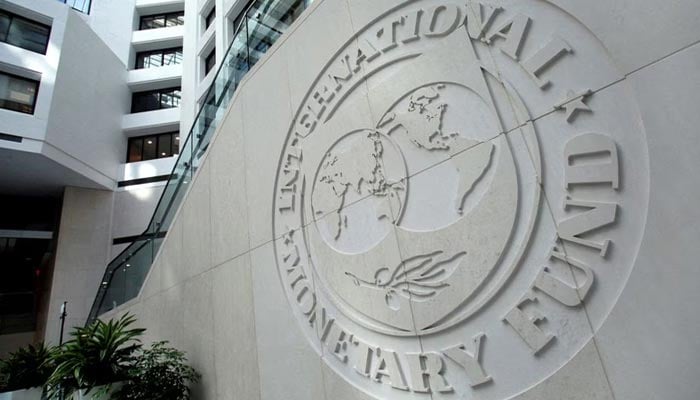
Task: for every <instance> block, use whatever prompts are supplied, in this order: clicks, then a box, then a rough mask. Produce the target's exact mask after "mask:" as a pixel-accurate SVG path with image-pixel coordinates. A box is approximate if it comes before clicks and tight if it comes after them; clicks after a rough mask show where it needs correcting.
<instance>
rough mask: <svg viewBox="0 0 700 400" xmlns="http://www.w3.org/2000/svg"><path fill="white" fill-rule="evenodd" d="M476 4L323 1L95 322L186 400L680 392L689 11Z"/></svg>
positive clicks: (689, 382) (684, 359) (689, 268)
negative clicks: (174, 351)
mask: <svg viewBox="0 0 700 400" xmlns="http://www.w3.org/2000/svg"><path fill="white" fill-rule="evenodd" d="M484 3H485V4H484V7H481V8H480V7H479V5H478V3H477V2H468V3H467V4H466V5H465V4H464V2H451V1H437V0H436V1H408V2H399V1H380V2H377V1H355V0H351V1H342V0H319V1H317V2H315V4H314V5H313V6H312V7H311V8H310V9H309V10H308V11H307V12H306V14H305V15H304V16H302V18H301V19H300V20H299V21H298V22H296V23H295V24H294V25H293V27H292V28H291V29H290V31H288V32H287V33H286V34H285V37H283V39H282V40H280V41H279V42H278V43H277V44H276V45H275V46H274V47H273V48H272V49H271V50H270V51H269V52H268V55H267V56H266V57H265V58H264V60H263V61H261V62H260V63H259V64H258V65H256V67H255V68H254V69H253V71H251V72H250V73H249V75H248V76H247V78H246V79H245V80H244V82H243V83H242V85H241V87H240V88H239V91H238V92H237V94H236V97H235V99H234V102H233V104H232V105H231V107H230V108H229V110H228V114H227V115H226V116H225V118H224V120H223V122H222V123H221V125H220V126H219V128H218V130H217V134H216V137H215V139H214V141H213V144H212V145H211V146H210V150H209V154H208V156H207V159H206V161H205V163H204V164H203V166H202V167H201V168H200V170H199V171H198V173H197V176H196V178H195V182H194V185H193V186H192V188H191V189H190V192H189V194H188V196H187V198H186V200H185V202H184V204H183V206H182V207H181V208H180V210H179V211H178V215H177V217H176V219H175V222H174V224H173V227H172V228H171V229H170V231H169V233H168V236H167V238H166V240H165V243H164V245H163V247H162V248H161V251H160V254H159V256H158V259H157V261H156V263H155V265H154V266H153V268H152V270H151V272H150V275H149V277H148V279H147V281H146V284H145V286H144V288H143V289H142V291H141V294H140V296H139V298H138V299H136V300H134V301H132V302H130V303H128V304H127V305H125V306H123V307H122V308H120V310H119V311H117V312H125V311H130V312H133V313H135V314H137V315H138V316H139V317H140V320H141V321H142V322H143V324H144V326H145V327H147V328H148V329H149V331H148V332H149V335H150V336H149V339H154V340H155V339H161V338H165V339H168V340H171V341H172V342H173V343H174V344H175V345H176V346H178V347H181V348H183V349H185V350H187V351H188V354H189V357H190V359H191V360H192V361H193V363H194V365H195V366H196V367H197V368H198V369H199V370H200V371H201V372H202V373H203V380H202V382H201V384H200V385H198V387H197V390H196V395H197V397H199V398H207V399H214V398H235V397H241V398H246V399H334V400H335V399H346V398H347V399H364V398H367V399H369V398H381V399H404V398H405V399H423V398H433V399H450V398H455V399H456V398H474V399H507V398H518V399H535V398H536V399H560V398H571V399H593V398H597V399H618V400H620V399H657V398H664V399H678V400H681V399H691V398H695V397H697V395H698V393H700V387H699V386H698V382H697V379H695V377H694V375H693V371H695V370H696V369H697V366H698V362H697V360H698V355H699V354H698V349H700V343H698V339H697V334H696V332H697V331H698V329H699V328H700V318H698V313H697V312H696V311H695V304H697V303H698V301H699V300H700V299H698V295H697V291H696V290H695V289H694V285H695V282H697V280H698V278H699V276H698V272H697V268H695V260H696V259H697V257H698V256H700V254H697V250H696V249H697V246H695V245H694V242H693V241H694V239H695V238H697V237H698V230H697V228H696V224H695V223H694V222H695V221H697V220H698V217H700V215H698V212H697V210H696V207H694V203H693V199H694V198H695V197H694V195H693V193H694V191H695V190H696V189H695V188H697V187H699V185H698V179H697V176H696V175H697V174H694V173H693V170H694V169H695V167H696V165H697V158H698V157H697V156H698V155H697V154H696V153H697V150H696V148H697V145H696V143H697V140H696V138H695V135H693V133H692V132H693V130H692V127H694V126H696V125H697V124H698V123H700V120H697V118H698V117H697V115H696V114H697V113H695V112H694V109H693V104H696V103H697V101H698V99H697V93H698V89H700V88H699V87H698V85H697V82H700V76H699V75H698V72H697V71H698V68H697V67H698V60H700V53H699V52H700V47H698V40H700V30H698V28H697V26H696V24H695V21H696V19H697V18H698V16H700V7H699V6H698V4H696V3H695V2H691V1H678V2H674V3H673V4H668V5H666V6H664V7H658V6H657V5H652V4H651V3H648V4H647V3H639V2H628V1H611V2H597V3H596V5H595V6H591V5H590V4H585V5H584V4H579V3H578V2H573V1H571V2H565V1H551V2H539V1H503V2H497V1H495V2H484ZM486 3H487V4H486ZM489 5H490V6H491V8H489V7H488V6H489ZM496 7H500V8H501V9H500V10H496ZM417 15H419V16H420V17H417V18H416V16H417ZM491 15H493V20H491V21H490V23H489V17H490V16H491ZM432 16H435V19H434V21H433V20H432V19H431V17H432ZM465 16H468V18H467V21H468V22H467V25H468V26H469V30H465V28H464V26H463V25H462V21H463V20H464V17H465ZM418 18H424V20H423V22H422V24H420V23H419V25H417V26H416V25H412V23H415V21H416V19H418ZM480 20H481V22H482V24H479V22H480ZM431 21H432V22H433V23H431ZM392 23H393V24H392ZM453 23H454V24H453ZM519 24H520V25H519ZM524 24H526V25H527V26H526V27H525V28H523V26H524ZM392 26H393V27H394V29H395V31H394V33H395V36H393V37H392V36H391V35H390V34H389V32H391V27H392ZM331 27H332V28H331ZM382 28H384V29H383V30H382ZM481 28H483V29H481ZM497 32H498V33H500V34H498V33H497ZM482 39H483V40H482ZM470 48H472V49H474V50H472V51H470V50H469V49H470ZM474 56H476V57H477V58H478V59H479V60H480V61H478V62H477V61H475V59H474ZM324 68H328V70H325V69H324ZM348 68H349V69H348ZM329 74H330V78H329ZM484 76H486V77H485V78H484ZM545 81H548V82H549V83H548V84H545V83H546V82H545ZM499 82H500V83H499ZM331 83H337V86H335V85H331ZM457 86H461V87H463V88H468V91H464V90H463V89H458V88H457ZM415 88H424V89H425V90H424V91H421V92H416V91H415ZM486 88H488V90H486V91H484V89H486ZM404 95H405V96H404ZM412 95H413V96H412ZM440 96H441V97H440ZM443 99H444V101H443ZM482 103H484V104H486V107H487V108H486V109H487V110H491V111H492V112H493V111H494V110H496V111H495V112H496V114H495V115H498V116H499V117H500V118H497V119H490V117H486V116H487V115H489V112H488V111H486V112H474V110H480V109H479V107H481V106H482V105H483V104H482ZM480 104H482V105H480ZM438 105H439V106H440V107H437V108H435V107H434V106H438ZM321 107H325V109H324V111H323V113H324V114H323V115H322V116H321V117H319V115H320V114H321V113H322V111H320V110H321ZM402 107H403V108H402ZM411 107H412V109H414V110H418V111H419V116H420V115H422V116H429V117H431V118H436V116H438V115H441V114H440V113H441V112H442V113H444V114H442V115H443V117H444V120H443V121H441V122H443V123H441V124H438V125H437V126H438V128H436V127H435V126H436V125H430V124H428V125H425V124H424V125H421V124H423V123H424V122H420V121H419V120H418V119H411V118H409V117H406V116H405V115H406V113H405V112H406V111H407V110H409V109H411ZM441 110H443V111H441ZM399 111H402V112H403V114H402V113H401V112H399ZM431 113H432V114H431ZM401 115H404V117H403V118H404V119H403V120H402V119H401V118H400V117H401ZM405 118H409V119H405ZM696 120H697V121H696ZM397 121H399V122H400V123H398V122H397ZM397 124H399V125H397ZM411 124H413V125H411ZM409 127H410V129H409ZM352 132H356V133H357V132H359V133H361V134H362V135H359V136H358V135H357V134H355V135H354V136H353V135H346V133H348V134H349V133H352ZM452 133H456V135H451V134H452ZM363 135H364V136H363ZM372 135H374V136H372ZM377 135H379V136H377ZM363 137H364V138H367V137H370V138H375V139H372V140H374V146H375V147H374V149H375V150H376V149H377V148H381V149H382V150H383V152H382V153H381V155H382V157H386V158H382V160H381V163H380V164H381V165H379V164H377V165H374V164H373V163H374V161H372V160H377V154H374V156H373V157H374V158H372V157H369V158H366V157H365V156H367V155H368V154H369V155H372V154H373V153H371V151H370V153H367V152H364V153H363V152H360V153H356V149H362V148H363V145H362V142H361V141H362V140H365V139H362V138H363ZM348 138H349V139H348ZM358 138H359V139H358ZM376 138H380V139H376ZM469 140H471V141H469ZM411 145H413V147H411ZM376 146H379V147H376ZM431 146H432V147H431ZM460 146H462V147H460ZM484 146H486V147H488V146H492V147H494V148H495V150H489V149H487V148H486V147H484ZM429 148H432V151H429V152H427V153H428V154H429V155H425V154H424V153H422V151H423V150H426V149H429ZM416 149H423V150H416ZM484 149H486V150H484ZM329 150H330V151H329ZM357 151H360V150H357ZM489 151H493V153H491V156H490V157H492V158H491V160H490V162H487V163H486V164H484V163H483V162H482V161H479V160H480V159H482V160H483V157H487V158H488V157H489ZM399 153H401V154H402V157H403V160H404V161H405V163H404V164H405V168H406V170H407V171H408V172H405V171H403V170H402V168H400V165H401V164H402V163H401V162H398V163H397V160H396V158H398V159H401V156H398V155H397V154H399ZM348 154H350V156H349V157H350V158H347V157H348V156H347V155H348ZM392 154H393V155H392ZM509 154H510V155H511V156H509ZM331 156H332V157H335V158H333V160H337V161H334V162H332V163H328V162H326V161H327V157H331ZM344 157H345V158H344ZM391 157H394V160H393V161H392V160H391ZM324 160H325V161H324ZM343 160H347V163H346V161H343ZM368 160H369V161H368ZM508 160H510V161H508ZM336 162H337V165H340V167H338V168H339V169H338V171H335V170H333V174H330V173H329V174H326V172H328V171H327V169H324V168H322V166H324V165H326V166H327V165H336ZM368 163H369V164H368ZM511 163H512V164H511ZM392 165H393V167H392ZM397 165H399V167H396V166H397ZM507 165H511V166H512V167H507ZM443 166H444V171H441V170H440V168H443ZM450 166H451V167H450ZM470 166H471V167H470ZM367 167H369V169H367ZM455 169H456V171H457V173H456V174H457V175H454V172H451V171H454V170H455ZM362 171H370V173H369V174H363V173H362ZM377 171H381V172H382V173H383V175H382V179H379V178H377V176H376V175H372V174H371V173H372V172H374V173H376V172H377ZM470 171H471V172H470ZM474 171H476V172H474ZM508 171H510V172H508ZM338 172H341V173H343V175H342V176H344V177H347V176H350V175H352V176H355V178H353V179H355V180H354V181H351V180H347V181H342V180H340V179H337V177H338V176H339V175H334V174H336V173H338ZM432 173H434V174H435V175H430V174H432ZM470 173H471V174H472V175H471V176H472V177H471V178H470V175H469V174H470ZM324 174H325V175H324ZM402 174H405V175H403V176H402ZM422 174H426V175H424V176H425V177H426V179H423V180H421V175H422ZM440 174H446V175H440ZM450 174H452V175H450ZM327 176H331V177H332V176H335V177H336V179H335V180H332V179H330V178H325V177H327ZM440 176H443V177H445V178H444V179H440V178H439V177H440ZM450 176H456V178H449V177H450ZM319 177H320V178H319ZM348 179H350V178H348ZM450 179H458V180H452V181H451V180H450ZM323 182H326V183H329V182H330V183H331V184H336V186H335V189H334V190H332V191H331V192H327V193H331V194H328V195H325V196H326V197H324V195H323V192H322V190H323V189H320V188H322V187H323V186H322V183H323ZM352 182H354V183H355V184H356V185H357V186H361V183H360V182H364V183H365V184H369V186H365V189H363V190H368V191H362V190H359V189H358V188H357V187H355V186H351V183H352ZM449 182H453V183H449ZM457 182H462V183H464V182H466V183H465V184H460V183H457ZM401 183H403V186H401V185H399V184H401ZM381 184H383V186H382V185H381ZM295 185H296V186H295ZM445 186H447V189H446V188H445ZM368 187H373V190H369V189H368ZM407 187H408V188H410V189H406V188H407ZM344 188H345V189H344ZM348 188H351V189H348ZM450 188H451V189H450ZM455 188H456V189H455ZM346 189H347V190H356V189H357V191H358V193H359V194H358V195H356V196H355V197H352V196H350V195H349V194H348V193H350V192H349V191H348V192H345V190H346ZM396 190H398V191H399V192H402V191H403V193H405V194H399V195H398V200H400V201H398V202H397V201H396V200H392V199H394V198H395V196H392V195H391V192H392V191H394V192H395V191H396ZM339 193H342V194H343V195H345V196H349V197H347V198H343V199H342V201H340V202H338V200H333V197H332V196H331V195H332V194H334V195H338V194H339ZM458 193H466V194H465V195H464V196H462V195H460V194H458ZM302 194H305V195H302ZM318 196H320V197H318ZM328 196H331V197H328ZM406 196H407V197H406ZM411 196H412V197H414V200H411V199H410V197H411ZM378 197H380V199H379V200H380V201H377V198H378ZM317 198H318V199H319V200H317ZM329 198H330V199H331V200H328V199H329ZM324 199H325V200H324ZM462 199H465V200H464V201H462ZM381 200H385V201H381ZM484 200H486V201H484ZM328 201H330V203H328ZM412 201H413V203H411V202H412ZM456 202H457V203H459V204H460V205H462V207H463V209H461V210H459V207H457V208H458V210H455V209H451V210H449V208H450V207H455V203H456ZM337 204H340V207H341V208H340V209H335V208H334V205H337ZM397 204H398V206H397ZM382 207H386V208H382ZM368 210H369V211H368ZM387 210H388V211H387ZM368 213H369V214H368ZM481 214H483V215H482V216H480V215H481ZM367 215H369V216H370V217H372V218H375V219H372V218H370V217H367ZM363 218H364V219H363ZM368 218H369V219H368ZM326 220H328V221H326ZM465 220H466V221H470V223H469V224H463V222H464V221H465ZM358 221H363V222H358ZM378 221H379V222H378ZM455 221H456V222H455ZM499 221H502V222H499ZM358 223H359V225H358ZM338 224H340V225H338ZM460 224H462V225H464V226H462V227H458V226H459V225H460ZM499 224H502V225H501V227H499ZM339 226H340V229H339V231H340V232H341V233H340V234H338V227H339ZM445 227H447V228H445ZM457 228H458V230H456V229H457ZM445 229H451V230H452V231H451V232H447V233H450V234H452V236H451V237H452V238H453V239H452V240H450V236H449V235H447V236H440V235H441V233H440V232H441V231H443V230H445ZM324 232H325V233H324ZM406 232H409V233H406ZM411 232H413V233H411ZM416 232H417V233H421V234H422V236H421V237H422V238H421V239H417V237H418V236H420V235H418V236H416ZM426 232H427V233H430V235H428V236H426ZM435 232H438V233H435ZM528 232H530V233H528ZM343 235H347V236H343ZM557 238H558V239H557ZM378 248H381V249H380V251H376V249H378ZM460 249H461V250H460ZM439 251H441V252H442V253H439V254H438V253H437V252H439ZM449 252H452V253H454V254H455V257H452V258H450V259H448V260H441V259H440V257H441V256H442V254H443V253H444V254H448V253H449ZM426 255H432V258H431V257H426ZM448 255H450V254H448ZM421 256H423V257H424V258H422V259H421V258H419V257H421ZM433 259H434V260H435V261H436V262H435V265H437V266H433V267H426V265H429V264H425V263H422V261H425V260H428V261H426V262H431V261H433ZM397 260H398V261H397ZM416 260H418V261H419V265H418V266H417V267H416V264H415V263H414V264H411V263H412V262H415V261H416ZM455 260H457V261H456V262H457V263H458V265H457V266H454V265H453V264H454V262H455ZM462 260H468V261H469V262H468V263H462V262H461V261H462ZM443 261H444V262H443ZM501 261H503V262H505V261H512V262H511V264H512V265H513V266H512V267H506V268H504V269H500V267H499V265H500V263H501ZM562 261H563V262H562ZM381 267H383V268H381ZM395 267H397V269H396V270H394V268H395ZM420 268H423V269H420ZM509 268H510V269H509ZM382 269H385V270H386V271H382ZM396 271H398V272H396ZM416 271H418V272H420V273H421V275H417V276H416V275H411V274H412V273H414V272H416ZM387 273H388V274H389V275H387ZM434 276H438V277H441V278H445V279H444V280H439V281H434V280H431V279H429V278H431V277H434ZM397 277H398V278H397ZM392 279H393V280H392ZM397 279H399V280H401V279H403V281H396V280H397ZM421 282H422V283H424V284H426V285H423V286H421V285H420V283H421ZM392 284H395V285H394V286H392ZM427 284H430V285H433V286H430V287H429V289H431V290H427V291H425V290H419V289H425V286H429V285H427ZM470 285H472V286H470ZM470 287H472V288H471V289H470ZM390 288H393V292H392V291H391V290H389V289H390ZM402 289H406V290H404V291H403V294H404V295H403V296H402V294H401V293H400V292H401V290H402ZM453 289H454V290H453ZM482 289H483V290H482ZM450 290H453V291H452V292H450ZM436 296H442V297H436ZM482 297H483V298H482ZM424 298H427V300H426V301H422V300H423V299H424ZM527 298H531V299H532V300H535V301H534V302H532V301H525V300H526V299H527ZM434 299H437V300H435V301H434V303H432V304H431V303H430V302H431V301H433V300H434ZM419 300H420V301H419ZM407 309H408V312H406V310H407ZM323 311H325V314H324V313H323ZM110 315H113V313H110V314H109V315H107V316H110ZM324 317H325V318H326V319H325V325H324V319H323V318H324ZM331 319H332V320H333V322H329V321H330V320H331ZM455 346H456V347H455ZM378 349H379V351H378ZM477 353H478V354H477ZM416 360H417V361H416Z"/></svg>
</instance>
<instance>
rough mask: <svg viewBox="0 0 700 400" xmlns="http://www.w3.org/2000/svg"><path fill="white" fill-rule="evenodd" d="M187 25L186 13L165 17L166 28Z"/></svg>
mask: <svg viewBox="0 0 700 400" xmlns="http://www.w3.org/2000/svg"><path fill="white" fill-rule="evenodd" d="M180 25H185V13H175V14H168V15H166V16H165V26H180Z"/></svg>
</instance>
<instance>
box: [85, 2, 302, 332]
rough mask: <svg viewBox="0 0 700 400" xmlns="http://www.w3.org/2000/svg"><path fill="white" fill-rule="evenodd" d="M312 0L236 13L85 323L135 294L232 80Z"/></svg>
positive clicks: (237, 78) (224, 103)
mask: <svg viewBox="0 0 700 400" xmlns="http://www.w3.org/2000/svg"><path fill="white" fill-rule="evenodd" d="M312 1H313V0H256V1H253V2H252V3H251V4H250V5H249V6H248V7H247V8H246V10H245V11H244V13H243V14H242V16H241V17H239V19H238V24H237V27H236V30H235V32H236V33H235V34H234V38H233V41H232V42H231V44H230V45H229V48H228V50H227V51H226V55H225V56H224V58H223V62H222V63H221V66H220V67H219V69H218V71H217V72H216V76H215V78H214V81H213V83H212V85H211V87H210V88H209V90H208V92H207V95H206V97H205V101H204V104H203V105H202V107H201V108H200V110H199V112H198V113H197V116H196V117H195V120H194V124H193V126H192V128H191V129H190V131H189V134H188V136H187V138H186V139H185V140H184V141H183V142H182V143H181V146H180V155H179V156H178V158H177V162H176V164H175V167H174V168H173V171H172V175H171V176H170V179H168V182H167V184H166V185H165V188H164V190H163V194H162V195H161V198H160V200H159V202H158V205H157V206H156V209H155V211H154V213H153V217H152V218H151V221H150V223H149V224H148V227H147V228H146V230H145V231H144V233H143V234H142V235H141V236H139V239H138V240H137V241H135V242H133V243H131V244H130V245H129V246H128V247H127V248H126V249H125V250H124V251H122V252H121V253H120V254H119V256H117V257H116V258H115V259H114V260H112V262H110V263H109V265H108V266H107V270H106V271H105V274H104V277H103V279H102V282H101V284H100V287H99V290H98V292H97V296H96V298H95V301H94V303H93V305H92V308H91V310H90V315H89V317H88V322H91V321H94V320H95V319H96V318H97V317H98V316H99V315H101V314H103V313H105V312H107V311H109V310H112V309H114V308H115V307H117V306H119V305H120V304H124V303H125V302H127V301H129V300H131V299H133V298H135V297H136V296H137V295H138V293H139V291H140V290H141V286H142V285H143V282H144V280H145V278H146V275H147V274H148V271H149V269H150V268H151V264H152V263H153V261H154V258H155V256H156V254H157V253H158V249H159V248H160V245H161V242H162V241H163V236H164V235H165V232H167V230H168V228H169V227H170V224H171V223H172V221H173V217H174V214H175V211H177V209H178V206H179V205H180V204H181V203H182V199H183V197H184V196H185V193H186V192H187V189H188V187H189V186H190V183H191V182H192V178H193V176H194V175H195V173H196V171H197V169H198V168H199V166H200V165H201V164H202V161H203V157H204V154H205V152H206V150H207V148H208V147H209V143H210V141H211V138H212V135H213V133H214V130H215V129H216V127H217V126H218V124H219V122H220V121H221V118H222V116H223V115H224V113H225V111H226V109H227V108H228V105H229V103H230V102H231V98H232V97H233V93H234V92H235V90H236V88H237V87H238V84H239V83H240V82H241V79H242V78H243V76H244V75H245V74H246V73H247V72H248V71H249V70H250V68H251V67H252V66H253V65H255V63H256V62H257V61H258V60H259V59H260V58H261V57H262V56H263V54H265V52H266V51H267V50H268V49H269V48H270V47H271V46H272V44H273V43H275V41H277V39H279V37H280V36H281V35H282V33H283V32H284V31H285V30H286V29H287V28H288V27H289V26H290V25H291V24H292V22H294V21H295V20H296V19H297V18H298V17H299V15H300V14H301V12H302V11H304V10H305V9H306V8H307V7H308V5H309V4H310V3H311V2H312Z"/></svg>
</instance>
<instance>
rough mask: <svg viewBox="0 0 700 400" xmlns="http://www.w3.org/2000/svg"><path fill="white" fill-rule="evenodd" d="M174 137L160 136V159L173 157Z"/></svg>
mask: <svg viewBox="0 0 700 400" xmlns="http://www.w3.org/2000/svg"><path fill="white" fill-rule="evenodd" d="M172 138H173V137H172V135H169V134H168V135H160V136H158V158H163V157H170V156H172V155H173V149H172V143H171V141H172Z"/></svg>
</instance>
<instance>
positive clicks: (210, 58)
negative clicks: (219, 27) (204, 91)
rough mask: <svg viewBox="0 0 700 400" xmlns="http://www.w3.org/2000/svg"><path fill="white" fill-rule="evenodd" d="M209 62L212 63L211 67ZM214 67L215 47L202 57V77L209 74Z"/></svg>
mask: <svg viewBox="0 0 700 400" xmlns="http://www.w3.org/2000/svg"><path fill="white" fill-rule="evenodd" d="M212 61H213V62H212ZM210 62H212V63H211V65H210V64H209V63H210ZM215 67H216V47H214V48H213V49H211V51H210V52H209V55H207V56H206V57H204V76H207V75H209V73H210V72H211V71H212V70H213V69H214V68H215Z"/></svg>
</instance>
